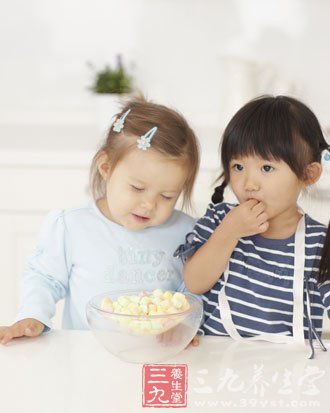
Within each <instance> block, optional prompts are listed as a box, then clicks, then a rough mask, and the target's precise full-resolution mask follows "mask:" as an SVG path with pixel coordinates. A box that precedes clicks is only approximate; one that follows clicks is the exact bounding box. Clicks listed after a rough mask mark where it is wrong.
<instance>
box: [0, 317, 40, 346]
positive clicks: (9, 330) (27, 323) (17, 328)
mask: <svg viewBox="0 0 330 413" xmlns="http://www.w3.org/2000/svg"><path fill="white" fill-rule="evenodd" d="M44 328H45V326H44V324H43V323H41V322H40V321H38V320H35V319H34V318H25V319H24V320H20V321H17V323H15V324H13V325H12V326H9V327H0V342H1V344H7V343H8V342H9V341H10V340H12V339H13V338H16V337H23V336H26V337H36V336H39V335H40V334H41V333H42V332H43V330H44Z"/></svg>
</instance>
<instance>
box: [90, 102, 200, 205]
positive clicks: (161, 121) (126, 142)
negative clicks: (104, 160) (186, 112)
mask: <svg viewBox="0 0 330 413" xmlns="http://www.w3.org/2000/svg"><path fill="white" fill-rule="evenodd" d="M129 109H130V112H129V114H128V116H127V117H126V118H125V122H124V128H123V130H122V131H121V132H120V133H117V132H115V131H114V130H113V128H112V127H111V128H110V130H109V132H108V135H107V138H106V140H105V142H104V143H103V144H102V146H101V147H100V149H99V150H98V151H97V153H96V154H95V156H94V158H93V161H92V165H91V169H90V187H91V191H92V194H93V197H94V199H98V198H100V197H103V196H104V195H105V182H104V179H103V178H102V176H101V174H100V173H99V171H98V162H99V159H100V157H101V156H102V155H103V154H104V153H106V154H107V156H108V160H109V164H110V168H111V171H113V170H114V168H115V167H116V165H117V163H118V162H119V161H120V160H121V159H122V158H123V157H124V156H125V155H126V154H127V153H128V152H129V151H131V150H132V149H133V148H136V140H137V138H138V137H140V136H142V135H144V134H145V133H146V132H148V131H149V130H150V129H151V128H153V127H154V126H157V128H158V129H157V132H156V135H155V137H154V138H153V139H152V143H151V148H152V149H153V150H156V151H158V152H160V153H162V154H163V155H164V156H166V157H168V158H170V159H173V160H177V161H178V162H181V163H183V165H184V166H185V168H186V171H187V178H186V181H185V184H184V187H183V206H188V207H190V206H191V195H192V190H193V185H194V182H195V178H196V175H197V172H198V167H199V145H198V141H197V138H196V136H195V133H194V132H193V130H192V129H191V128H190V126H189V125H188V123H187V121H186V120H185V119H184V117H183V116H182V115H181V114H179V113H178V112H176V111H174V110H173V109H170V108H168V107H166V106H163V105H159V104H156V103H152V102H149V101H146V100H145V99H143V98H141V97H140V98H134V99H132V100H130V101H128V102H126V104H125V105H124V106H123V108H122V110H121V112H120V113H118V114H117V119H118V118H119V117H120V116H122V115H123V114H124V113H125V112H126V111H127V110H129Z"/></svg>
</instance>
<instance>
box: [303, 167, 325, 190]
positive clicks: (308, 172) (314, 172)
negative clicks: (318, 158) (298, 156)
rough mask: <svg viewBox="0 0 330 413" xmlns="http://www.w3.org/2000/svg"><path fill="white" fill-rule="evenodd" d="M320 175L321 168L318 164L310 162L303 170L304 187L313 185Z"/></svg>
mask: <svg viewBox="0 0 330 413" xmlns="http://www.w3.org/2000/svg"><path fill="white" fill-rule="evenodd" d="M321 174H322V166H321V164H320V163H319V162H312V163H310V164H309V165H307V166H306V169H305V185H306V186H309V185H313V184H315V183H316V182H317V181H318V180H319V179H320V176H321Z"/></svg>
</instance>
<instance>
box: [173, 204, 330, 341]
mask: <svg viewBox="0 0 330 413" xmlns="http://www.w3.org/2000/svg"><path fill="white" fill-rule="evenodd" d="M234 206H236V205H232V204H228V203H221V204H210V205H209V206H208V208H207V211H206V213H205V215H204V216H203V217H202V218H201V219H199V220H198V222H197V223H196V225H195V227H194V230H193V232H192V233H190V234H188V235H187V237H186V243H185V244H184V245H182V246H181V247H179V249H178V254H177V255H179V256H181V257H182V258H183V259H184V258H187V257H189V256H191V255H193V254H194V252H196V251H197V249H198V248H200V247H201V246H202V245H203V244H204V243H205V242H206V241H207V240H208V238H209V237H210V236H211V234H212V233H213V231H214V230H215V229H216V228H217V227H218V225H219V224H220V223H221V221H222V219H223V218H224V216H225V215H226V214H227V213H228V211H230V209H232V208H233V207H234ZM325 236H326V227H325V226H324V225H322V224H320V223H319V222H317V221H315V220H313V219H312V218H311V217H309V216H308V215H306V239H305V254H306V258H305V279H306V278H307V279H308V283H309V292H310V298H311V316H312V317H311V318H312V323H313V326H314V327H315V329H316V331H317V332H318V333H319V334H321V333H322V318H323V312H324V310H325V309H326V310H327V311H328V316H329V317H330V282H329V281H327V282H326V283H324V284H323V285H322V286H318V285H317V279H318V271H319V270H318V268H319V264H320V259H321V253H322V247H323V244H324V241H325ZM294 242H295V234H293V235H292V236H291V237H289V238H287V239H280V240H279V239H269V238H264V237H263V236H262V235H260V234H258V235H253V236H249V237H243V238H241V239H240V240H239V242H238V244H237V246H236V248H235V249H234V251H233V253H232V255H231V258H230V262H229V277H228V282H227V286H226V295H227V299H228V302H229V305H230V308H231V314H232V318H233V322H234V324H235V326H236V328H237V330H238V332H239V333H240V334H241V335H242V336H255V335H259V334H261V333H278V334H284V335H292V316H293V270H294ZM202 276H203V274H201V277H202ZM223 283H224V280H223V277H222V274H219V279H218V281H217V282H216V283H215V285H214V286H213V287H212V289H211V290H210V291H208V292H206V293H205V294H204V295H203V303H204V315H205V321H204V324H203V326H202V329H203V330H204V332H205V334H209V335H227V332H226V330H225V329H224V327H223V325H222V323H221V311H220V309H219V304H218V295H219V291H220V289H221V288H222V286H223ZM304 301H305V317H304V330H305V337H306V338H307V337H308V327H307V319H306V291H304Z"/></svg>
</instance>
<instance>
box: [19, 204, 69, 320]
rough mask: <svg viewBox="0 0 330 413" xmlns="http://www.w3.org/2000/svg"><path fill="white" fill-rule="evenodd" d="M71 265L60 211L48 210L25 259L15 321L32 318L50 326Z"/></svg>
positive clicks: (65, 286) (62, 214) (67, 279)
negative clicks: (33, 246)
mask: <svg viewBox="0 0 330 413" xmlns="http://www.w3.org/2000/svg"><path fill="white" fill-rule="evenodd" d="M71 265H72V264H71V253H70V243H69V240H68V234H67V230H66V227H65V220H64V212H63V211H60V210H56V211H51V212H50V213H49V214H48V215H47V217H46V219H45V221H44V223H43V226H42V228H41V230H40V232H39V235H38V239H37V245H36V248H35V250H34V253H33V254H32V255H31V256H30V257H29V258H28V260H27V262H26V266H25V270H24V274H23V284H22V292H21V302H20V308H19V313H18V316H17V318H16V321H18V320H22V319H24V318H35V319H37V320H39V321H41V322H42V323H43V324H45V326H47V327H51V319H52V317H53V316H54V314H55V310H56V303H57V301H59V300H60V299H62V298H64V297H65V295H66V292H67V290H68V284H69V274H70V271H71Z"/></svg>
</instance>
